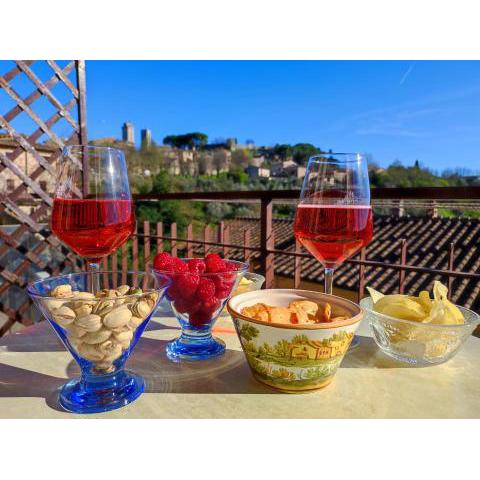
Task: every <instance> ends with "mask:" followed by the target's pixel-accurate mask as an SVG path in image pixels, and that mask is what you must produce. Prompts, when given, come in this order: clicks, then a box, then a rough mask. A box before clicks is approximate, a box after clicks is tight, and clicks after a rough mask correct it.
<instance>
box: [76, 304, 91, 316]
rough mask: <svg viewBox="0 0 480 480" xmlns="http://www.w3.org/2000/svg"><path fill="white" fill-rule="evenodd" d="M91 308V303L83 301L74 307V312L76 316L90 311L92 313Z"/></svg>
mask: <svg viewBox="0 0 480 480" xmlns="http://www.w3.org/2000/svg"><path fill="white" fill-rule="evenodd" d="M92 309H93V307H92V305H89V304H87V303H84V304H82V305H80V306H78V307H77V308H75V313H76V314H77V317H83V316H84V315H90V313H92Z"/></svg>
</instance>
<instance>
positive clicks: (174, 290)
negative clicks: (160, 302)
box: [167, 284, 183, 300]
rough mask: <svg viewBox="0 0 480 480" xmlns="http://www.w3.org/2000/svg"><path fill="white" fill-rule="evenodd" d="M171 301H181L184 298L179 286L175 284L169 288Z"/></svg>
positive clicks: (168, 295) (168, 294) (168, 293)
mask: <svg viewBox="0 0 480 480" xmlns="http://www.w3.org/2000/svg"><path fill="white" fill-rule="evenodd" d="M167 297H168V299H169V300H180V299H181V298H182V297H183V294H182V291H181V290H179V289H178V287H177V285H175V284H173V285H172V286H171V287H169V289H168V292H167Z"/></svg>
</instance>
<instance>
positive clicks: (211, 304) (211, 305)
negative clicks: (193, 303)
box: [202, 297, 220, 317]
mask: <svg viewBox="0 0 480 480" xmlns="http://www.w3.org/2000/svg"><path fill="white" fill-rule="evenodd" d="M219 307H220V301H219V300H218V298H216V297H211V298H209V299H208V300H205V301H204V302H203V304H202V312H205V313H208V314H209V315H210V317H211V316H212V315H213V314H214V313H215V312H216V310H217V309H218V308H219Z"/></svg>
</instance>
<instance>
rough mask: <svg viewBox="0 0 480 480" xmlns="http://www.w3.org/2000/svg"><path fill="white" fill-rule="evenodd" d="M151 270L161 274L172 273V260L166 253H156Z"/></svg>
mask: <svg viewBox="0 0 480 480" xmlns="http://www.w3.org/2000/svg"><path fill="white" fill-rule="evenodd" d="M153 268H154V269H155V270H161V271H163V272H171V271H173V258H172V256H171V255H170V254H169V253H168V252H160V253H157V255H156V256H155V259H154V260H153Z"/></svg>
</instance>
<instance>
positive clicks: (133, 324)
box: [128, 317, 144, 330]
mask: <svg viewBox="0 0 480 480" xmlns="http://www.w3.org/2000/svg"><path fill="white" fill-rule="evenodd" d="M143 320H144V319H143V318H140V317H132V318H131V319H130V320H129V321H128V327H129V328H131V329H132V330H136V329H137V328H138V326H139V325H140V324H141V323H142V322H143Z"/></svg>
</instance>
